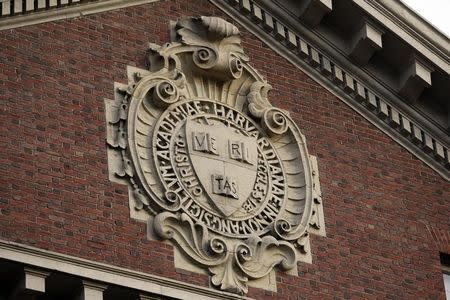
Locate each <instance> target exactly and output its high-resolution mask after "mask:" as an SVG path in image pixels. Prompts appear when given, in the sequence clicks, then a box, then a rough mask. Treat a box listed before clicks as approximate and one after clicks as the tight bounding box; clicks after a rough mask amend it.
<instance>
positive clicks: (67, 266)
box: [0, 240, 249, 300]
mask: <svg viewBox="0 0 450 300" xmlns="http://www.w3.org/2000/svg"><path fill="white" fill-rule="evenodd" d="M0 258H1V259H7V260H10V261H15V262H19V263H23V264H26V265H29V266H33V267H37V268H41V269H43V270H48V271H59V272H64V273H67V274H71V275H75V276H80V277H82V278H84V279H86V280H93V281H98V282H101V283H104V284H114V285H119V286H126V287H128V288H132V289H136V290H139V291H141V292H144V293H145V292H147V293H154V294H159V295H163V296H168V297H173V298H177V299H196V300H207V299H249V298H247V297H243V296H239V295H235V294H231V293H227V292H222V291H218V290H215V289H211V288H205V287H200V286H198V285H193V284H189V283H184V282H180V281H176V280H173V279H168V278H164V277H160V276H156V275H151V274H146V273H143V272H138V271H133V270H130V269H125V268H121V267H116V266H113V265H108V264H103V263H99V262H94V261H90V260H87V259H82V258H78V257H74V256H69V255H65V254H60V253H57V252H52V251H47V250H43V249H39V248H35V247H31V246H26V245H22V244H18V243H14V242H9V241H4V240H0Z"/></svg>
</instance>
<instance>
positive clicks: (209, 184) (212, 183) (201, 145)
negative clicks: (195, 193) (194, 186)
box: [186, 120, 258, 217]
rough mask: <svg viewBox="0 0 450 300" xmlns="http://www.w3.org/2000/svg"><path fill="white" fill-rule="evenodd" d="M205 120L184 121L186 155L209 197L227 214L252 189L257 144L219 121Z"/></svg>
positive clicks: (230, 213)
mask: <svg viewBox="0 0 450 300" xmlns="http://www.w3.org/2000/svg"><path fill="white" fill-rule="evenodd" d="M211 122H213V123H211ZM208 123H209V124H200V123H198V122H195V121H193V120H188V121H187V122H186V140H187V145H188V151H189V156H190V159H191V162H192V165H193V168H194V170H195V172H196V174H197V177H198V179H199V181H200V183H201V184H202V186H203V188H204V190H205V192H206V194H207V195H208V197H209V199H210V200H211V202H212V203H213V205H214V206H215V207H216V208H217V209H218V210H219V212H220V213H221V214H223V215H224V216H226V217H228V216H231V215H232V214H233V213H234V212H235V211H236V210H237V209H239V208H240V207H241V206H242V204H243V203H244V202H245V201H246V200H247V198H248V197H249V195H250V193H251V191H252V189H253V185H254V183H255V179H256V168H257V165H256V161H257V157H258V148H257V144H256V139H255V138H253V137H249V136H246V135H245V134H244V133H242V132H240V131H239V130H237V129H235V128H233V127H229V126H226V125H225V124H223V123H222V122H219V121H208Z"/></svg>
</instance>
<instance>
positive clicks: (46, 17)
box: [0, 0, 159, 30]
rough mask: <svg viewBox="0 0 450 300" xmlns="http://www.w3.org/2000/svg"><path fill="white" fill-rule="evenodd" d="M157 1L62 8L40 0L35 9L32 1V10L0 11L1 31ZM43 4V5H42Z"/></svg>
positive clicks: (100, 0)
mask: <svg viewBox="0 0 450 300" xmlns="http://www.w3.org/2000/svg"><path fill="white" fill-rule="evenodd" d="M156 1H159V0H97V1H95V0H94V1H86V2H82V3H78V2H80V1H72V2H71V3H70V4H68V5H66V6H62V7H58V6H57V5H56V4H55V5H47V4H46V1H45V0H44V1H41V0H39V1H38V2H37V5H38V7H34V1H31V3H33V8H32V9H30V10H27V7H26V6H25V10H23V8H22V7H21V8H17V11H16V12H15V13H14V11H10V10H8V14H5V13H4V12H3V13H2V11H0V30H6V29H11V28H17V27H24V26H29V25H35V24H40V23H45V22H51V21H56V20H63V19H71V18H77V17H81V16H86V15H91V14H96V13H100V12H105V11H110V10H114V9H119V8H124V7H129V6H134V5H140V4H146V3H151V2H156ZM0 2H3V5H5V3H9V2H12V1H11V0H3V1H0ZM28 2H30V1H26V3H28ZM41 2H42V5H41V4H40V3H41ZM53 2H54V3H56V1H50V2H49V4H51V3H53ZM2 8H3V7H2ZM13 10H14V8H13Z"/></svg>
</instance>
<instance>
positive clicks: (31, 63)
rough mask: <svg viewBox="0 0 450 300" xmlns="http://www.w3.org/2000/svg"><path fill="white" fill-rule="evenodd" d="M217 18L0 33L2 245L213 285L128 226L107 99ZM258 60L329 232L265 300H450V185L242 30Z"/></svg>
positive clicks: (130, 19) (110, 20)
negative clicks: (297, 143) (159, 47)
mask: <svg viewBox="0 0 450 300" xmlns="http://www.w3.org/2000/svg"><path fill="white" fill-rule="evenodd" d="M195 15H216V16H221V17H224V18H226V19H228V20H229V21H232V20H230V19H229V18H227V16H225V15H224V14H223V13H222V12H221V11H220V10H218V9H217V8H215V7H214V6H213V5H212V4H210V3H209V2H207V1H206V0H201V1H200V0H195V1H182V0H177V1H162V2H158V3H153V4H147V5H141V6H134V7H129V8H125V9H120V10H115V11H110V12H106V13H99V14H95V15H91V16H87V17H81V18H77V19H70V20H62V21H56V22H50V23H45V24H40V25H33V26H28V27H23V28H18V29H13V30H6V31H1V32H0V102H1V104H2V106H1V110H0V124H1V125H2V130H1V131H0V141H1V143H2V145H3V148H2V151H1V152H0V153H1V154H0V171H1V174H2V176H0V239H3V240H10V241H14V242H19V243H23V244H27V245H32V246H36V247H39V248H43V249H48V250H52V251H57V252H60V253H65V254H69V255H74V256H78V257H82V258H87V259H91V260H96V261H101V262H105V263H110V264H113V265H117V266H121V267H126V268H130V269H135V270H140V271H144V272H148V273H152V274H156V275H162V276H166V277H170V278H173V279H177V280H181V281H185V282H190V283H195V284H199V285H204V286H208V285H209V282H208V278H207V277H206V276H203V275H198V274H193V273H189V272H186V271H182V270H176V269H175V267H174V264H173V250H172V247H171V246H169V245H167V244H165V243H162V242H157V241H148V240H147V239H146V225H145V224H144V223H142V222H138V221H135V220H131V219H130V218H129V208H128V192H127V187H126V186H123V185H118V184H114V183H111V182H109V180H108V171H107V156H106V143H105V137H106V133H105V113H104V103H103V99H104V98H110V99H111V98H113V83H114V81H117V82H126V81H127V79H126V66H127V65H134V66H137V67H141V68H145V67H146V50H147V43H148V42H154V43H158V44H163V43H166V42H167V41H168V40H169V35H168V25H169V20H176V19H179V18H185V17H190V16H195ZM236 25H237V26H238V27H239V28H240V30H241V32H242V33H243V47H244V50H245V51H246V53H247V54H248V55H249V56H250V61H251V64H252V65H253V66H254V67H255V68H256V69H257V70H258V71H259V72H260V73H261V74H262V75H263V76H264V77H265V78H266V79H267V81H268V82H269V83H270V84H271V85H272V86H273V91H272V92H271V94H270V99H271V101H272V102H273V103H274V104H275V105H276V106H279V107H281V108H284V109H287V110H289V111H290V112H291V115H292V116H293V118H294V119H295V120H296V121H297V124H298V126H299V127H300V129H301V130H302V132H303V133H304V134H305V136H306V138H307V142H308V148H309V151H310V153H311V154H313V155H316V156H318V159H319V170H320V180H321V186H322V192H323V201H324V213H325V218H326V219H325V222H326V227H327V237H326V238H320V237H313V238H312V254H313V264H311V265H310V264H303V263H300V264H299V277H293V276H289V275H286V274H283V273H280V272H278V273H277V281H278V293H271V292H265V291H263V290H259V289H254V288H250V292H249V294H248V296H250V297H255V298H258V299H265V298H267V299H281V298H282V299H303V298H308V299H334V298H348V299H350V298H351V299H419V298H420V299H445V295H444V287H443V281H442V273H441V270H440V261H439V251H442V252H447V253H449V252H450V248H449V247H450V245H449V243H450V239H449V237H450V234H449V231H450V218H449V216H450V186H449V183H448V182H446V181H444V180H443V179H442V178H441V177H439V175H438V174H436V173H435V172H434V171H433V170H432V169H430V168H429V167H427V166H426V165H425V164H424V163H422V162H421V161H420V160H418V159H417V158H415V157H414V156H413V155H411V154H410V153H409V152H407V151H406V150H405V149H403V148H402V147H401V146H399V145H398V144H397V143H395V142H394V141H393V140H392V139H390V138H389V137H388V136H386V135H385V134H383V133H382V132H381V131H379V130H378V129H377V128H375V126H373V125H371V124H370V123H369V122H368V121H366V120H365V119H363V118H362V117H361V116H359V115H358V114H357V113H356V112H354V111H353V110H352V109H350V108H349V107H348V106H346V105H345V104H344V103H343V102H342V101H340V100H339V99H337V98H336V97H335V96H333V95H332V94H330V93H329V92H328V91H326V90H325V89H324V88H323V87H321V86H320V85H318V84H317V83H316V82H314V81H313V80H312V79H310V78H309V77H307V76H306V75H305V74H304V73H302V72H301V71H300V70H298V69H296V68H295V67H294V66H292V65H291V64H290V63H289V62H288V61H286V60H285V59H283V58H282V57H281V56H279V55H278V54H276V53H275V52H273V51H272V50H270V49H269V48H268V47H267V46H266V45H265V44H264V43H263V42H261V41H260V40H258V39H256V38H255V37H253V36H252V35H251V34H250V33H248V32H247V31H246V30H245V29H244V28H242V27H241V26H239V25H238V24H236Z"/></svg>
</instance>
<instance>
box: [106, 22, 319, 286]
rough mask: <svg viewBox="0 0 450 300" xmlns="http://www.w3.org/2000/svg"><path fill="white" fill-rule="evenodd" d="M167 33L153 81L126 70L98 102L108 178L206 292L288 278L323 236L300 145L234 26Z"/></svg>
mask: <svg viewBox="0 0 450 300" xmlns="http://www.w3.org/2000/svg"><path fill="white" fill-rule="evenodd" d="M172 31H173V32H172V34H171V36H172V41H171V42H170V43H168V44H166V45H164V46H158V45H155V44H150V51H149V62H150V68H149V70H139V69H136V68H129V70H128V76H129V83H128V84H126V85H121V84H116V87H117V88H116V99H115V100H114V101H109V100H107V101H106V102H105V103H106V108H107V109H106V113H107V122H108V131H107V132H108V136H107V143H108V148H109V149H108V161H109V168H110V176H111V177H110V178H111V179H112V180H114V181H118V182H122V183H126V184H128V185H129V187H130V209H131V215H132V216H133V217H135V218H138V219H141V220H146V221H148V223H149V226H148V227H149V232H150V231H151V234H149V236H154V237H156V238H160V239H163V240H167V241H169V242H170V243H172V244H174V245H175V246H176V247H177V250H178V251H179V252H180V253H182V255H183V256H184V257H186V258H187V260H186V262H188V263H189V264H192V265H193V266H195V267H199V268H200V269H202V270H206V271H207V272H208V273H209V274H210V275H211V282H212V284H213V285H214V286H216V287H218V288H220V289H222V290H225V291H230V292H234V293H240V294H243V293H246V292H247V290H248V287H247V286H248V285H254V286H261V287H263V286H262V285H261V282H264V279H267V278H269V277H270V274H273V272H274V268H276V269H278V270H283V271H287V272H289V273H290V274H294V275H296V274H297V272H296V267H297V262H298V261H305V262H310V261H311V255H310V252H309V251H310V247H309V245H310V244H309V234H310V233H314V234H319V235H325V230H324V220H323V210H322V206H321V205H322V204H321V203H322V200H321V193H320V185H319V180H318V170H317V161H316V159H315V157H312V156H310V155H309V154H308V150H307V148H306V142H305V137H304V136H303V135H302V133H301V132H300V130H299V129H298V128H297V126H296V124H295V122H294V121H293V120H292V119H291V118H290V116H289V113H288V112H286V111H283V110H281V109H278V108H276V107H273V106H272V105H271V104H270V102H269V100H268V92H269V90H270V89H271V86H270V85H269V84H268V83H267V82H265V80H264V79H263V78H262V77H261V76H260V75H259V74H258V72H257V71H256V70H255V69H254V68H253V67H251V66H250V65H249V59H248V57H247V56H246V55H245V53H244V51H243V49H242V47H241V39H240V36H239V30H238V29H237V28H236V27H235V26H234V25H232V24H230V23H228V22H226V21H224V20H223V19H220V18H216V17H199V18H192V19H188V20H182V21H179V22H178V23H176V25H175V26H174V27H173V28H172ZM186 268H189V267H188V266H186ZM261 280H262V281H261ZM258 282H259V284H258ZM272 284H273V283H272Z"/></svg>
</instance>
